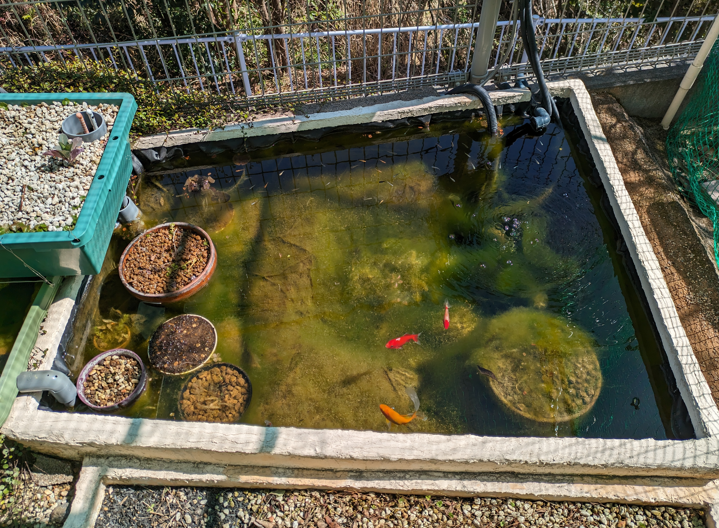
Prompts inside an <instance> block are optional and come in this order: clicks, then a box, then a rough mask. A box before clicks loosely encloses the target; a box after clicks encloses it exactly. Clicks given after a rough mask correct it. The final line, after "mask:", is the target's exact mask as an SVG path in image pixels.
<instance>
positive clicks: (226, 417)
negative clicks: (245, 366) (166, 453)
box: [180, 365, 250, 423]
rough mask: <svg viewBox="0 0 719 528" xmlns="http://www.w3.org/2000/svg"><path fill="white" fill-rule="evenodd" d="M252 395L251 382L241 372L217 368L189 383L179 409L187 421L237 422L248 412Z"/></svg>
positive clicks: (210, 369)
mask: <svg viewBox="0 0 719 528" xmlns="http://www.w3.org/2000/svg"><path fill="white" fill-rule="evenodd" d="M249 394H250V387H249V383H248V382H247V380H246V379H245V377H244V376H243V375H242V374H241V373H240V372H239V371H237V370H235V369H234V368H232V367H229V366H227V365H217V366H214V367H212V368H209V369H207V370H204V371H202V372H200V373H199V374H197V375H195V376H194V377H193V378H191V379H190V381H188V382H187V385H186V386H185V389H184V390H183V392H182V396H181V398H180V409H181V411H182V415H183V418H184V419H185V420H188V421H194V422H224V423H231V422H236V421H237V420H239V419H240V416H242V413H243V412H244V411H245V407H246V406H247V399H248V397H249Z"/></svg>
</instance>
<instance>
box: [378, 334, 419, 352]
mask: <svg viewBox="0 0 719 528" xmlns="http://www.w3.org/2000/svg"><path fill="white" fill-rule="evenodd" d="M420 335H422V332H420V333H419V334H405V335H403V336H402V337H398V338H396V339H390V340H389V341H388V342H387V344H386V345H385V347H386V348H394V349H395V350H396V349H399V348H402V347H403V346H404V345H405V344H406V343H407V342H408V341H414V342H415V343H417V344H419V336H420Z"/></svg>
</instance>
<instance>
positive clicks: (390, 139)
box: [74, 117, 685, 451]
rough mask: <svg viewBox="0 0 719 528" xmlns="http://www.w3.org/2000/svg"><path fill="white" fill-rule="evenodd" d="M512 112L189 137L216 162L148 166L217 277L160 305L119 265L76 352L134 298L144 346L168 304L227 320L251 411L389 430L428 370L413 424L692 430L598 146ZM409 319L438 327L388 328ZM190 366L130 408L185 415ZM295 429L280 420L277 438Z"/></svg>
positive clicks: (549, 431)
mask: <svg viewBox="0 0 719 528" xmlns="http://www.w3.org/2000/svg"><path fill="white" fill-rule="evenodd" d="M503 127H504V129H505V136H506V137H509V138H511V141H509V142H508V144H506V146H505V148H504V150H502V151H501V152H499V151H497V150H493V149H495V147H494V146H493V145H492V144H490V142H489V141H488V138H487V135H486V132H485V130H484V128H483V127H482V125H481V123H479V122H474V123H468V122H458V121H447V122H443V123H442V122H440V123H437V124H434V123H433V124H432V125H431V127H429V128H427V127H408V128H406V129H402V130H392V131H385V130H380V129H378V130H377V131H374V132H372V133H364V134H355V135H351V134H347V133H343V134H338V133H330V134H327V135H326V137H325V136H322V137H321V141H317V139H318V138H319V136H318V138H312V139H311V140H310V139H297V138H295V141H294V142H288V141H285V140H281V141H279V142H278V143H277V144H275V145H273V146H269V147H267V148H266V149H264V150H255V151H250V152H247V153H243V154H242V156H238V157H236V158H235V159H236V161H237V162H238V163H237V164H232V162H231V160H232V159H233V153H232V152H229V151H226V150H223V149H222V148H221V147H219V146H218V147H217V148H216V149H215V150H212V149H209V150H208V147H205V148H204V150H205V151H206V152H200V151H199V150H198V147H193V148H191V149H189V151H188V156H186V157H188V158H189V159H188V160H185V159H184V158H183V161H182V163H187V166H188V167H192V166H195V167H196V168H186V169H181V168H175V169H174V170H172V171H168V172H167V173H163V174H159V175H154V176H148V177H146V178H145V180H144V181H143V183H142V187H141V188H140V191H139V198H140V207H141V208H142V209H143V210H144V212H145V214H146V216H145V222H146V225H147V226H150V225H155V224H157V223H161V222H167V221H186V220H188V219H196V221H197V222H198V223H200V226H201V227H203V228H207V229H208V230H209V231H210V234H211V236H212V237H213V241H214V242H215V245H216V247H217V251H218V266H217V271H216V273H215V276H214V277H213V279H212V281H211V282H210V284H209V286H208V287H207V288H205V289H204V290H202V291H201V292H199V293H198V294H196V295H195V296H193V297H192V298H190V299H189V300H187V301H185V302H182V303H177V304H176V305H171V306H167V307H165V308H156V307H151V306H149V305H145V304H144V303H140V302H138V301H136V300H134V299H133V298H131V297H130V296H129V295H128V294H127V293H126V292H125V291H124V290H123V289H122V286H121V284H120V283H119V279H118V277H117V273H116V271H113V270H111V271H110V272H109V273H107V275H106V277H104V278H103V284H102V288H101V289H98V292H99V294H98V295H97V300H95V301H94V302H95V303H96V306H97V307H98V308H97V309H96V310H86V312H85V315H84V316H83V317H81V318H79V319H82V320H78V321H77V322H76V328H82V329H84V330H83V332H84V336H85V337H84V340H82V339H80V338H79V337H78V338H77V340H76V348H77V350H78V354H79V355H80V356H81V357H82V360H78V362H77V364H76V365H75V367H74V370H76V371H78V370H79V368H80V367H81V366H82V364H84V363H85V362H86V361H87V360H89V359H90V358H91V357H93V356H94V355H96V354H97V353H99V350H97V349H96V348H95V347H94V345H93V339H92V337H93V335H95V334H96V333H97V332H98V330H97V328H99V326H100V324H101V322H102V319H108V320H110V321H120V319H121V318H122V317H123V316H129V318H130V322H129V323H127V324H129V325H130V326H131V327H132V340H131V342H130V344H129V345H128V348H131V349H132V350H135V351H136V352H138V353H139V354H140V355H141V356H142V358H143V360H146V359H147V341H148V339H149V337H150V335H151V333H152V331H153V330H154V329H155V328H156V327H157V325H159V324H160V323H161V322H162V321H164V320H166V319H168V318H170V317H173V316H175V315H178V314H181V313H197V314H199V315H203V316H205V317H207V318H208V319H210V320H211V321H212V322H213V324H215V326H216V328H217V332H218V338H219V341H218V347H217V351H216V354H215V355H216V358H215V359H216V360H218V361H225V362H230V363H233V364H235V365H238V366H240V367H242V368H243V369H244V370H245V371H246V372H247V373H248V375H249V376H250V378H251V379H252V383H253V398H252V402H251V405H250V406H249V408H248V409H247V411H246V413H245V415H244V416H243V418H242V421H243V422H244V423H249V424H256V425H265V424H266V423H271V424H272V425H274V426H293V427H307V428H330V429H332V428H345V429H367V430H377V431H384V430H387V426H386V423H385V419H384V416H383V415H382V413H380V412H379V408H378V406H379V405H380V404H385V405H388V406H390V407H393V408H394V409H395V410H396V411H397V412H398V413H400V414H405V413H410V414H411V412H412V410H413V408H414V407H413V404H412V401H410V399H409V398H408V396H407V394H406V392H405V387H408V386H411V387H415V388H416V390H417V394H418V396H419V399H420V404H421V407H420V410H421V415H422V418H419V419H414V420H413V421H411V422H410V423H409V424H407V425H403V426H401V427H400V428H397V427H395V428H394V429H393V430H399V431H405V432H436V433H456V434H462V433H471V434H481V435H504V436H526V435H531V436H586V437H603V438H644V437H653V438H667V437H675V436H683V435H685V433H676V432H673V430H672V423H671V422H672V420H671V419H668V418H667V417H668V416H669V415H670V414H671V412H672V411H671V409H672V406H673V405H674V399H673V398H672V395H671V394H670V393H671V384H670V383H669V382H667V381H666V380H664V381H661V380H659V379H658V378H657V376H656V375H655V373H654V366H655V365H662V364H665V363H666V361H665V358H664V357H663V356H662V352H661V350H660V349H659V347H658V345H657V342H656V338H655V336H654V335H653V334H652V333H651V331H650V332H647V331H646V328H650V323H649V321H648V318H647V316H646V313H645V312H644V311H643V310H642V309H641V302H640V300H639V297H638V296H637V292H636V289H635V286H634V284H633V283H632V281H631V279H630V277H629V274H628V272H627V270H626V268H625V266H624V264H623V263H622V261H621V259H620V258H618V257H617V254H616V251H615V245H616V240H617V234H616V232H615V231H614V229H613V227H612V226H611V224H610V223H609V222H608V221H607V220H606V219H605V218H604V217H603V216H602V214H603V213H601V211H600V208H599V207H598V203H599V202H598V201H597V200H598V198H597V192H596V190H594V189H593V188H591V186H588V185H586V178H585V177H584V176H583V172H582V170H580V168H578V164H577V163H576V162H575V159H577V158H578V157H580V156H581V154H578V153H577V152H573V146H572V144H571V142H570V140H569V139H568V138H567V137H566V136H565V134H564V132H563V131H562V129H561V128H559V127H556V126H553V125H552V126H550V127H549V129H548V130H547V132H546V133H545V134H544V135H542V136H538V137H532V136H528V135H526V128H523V127H524V123H523V122H522V121H521V120H520V119H518V118H514V117H511V118H507V119H505V120H504V121H503ZM193 149H194V150H193ZM218 163H219V165H218ZM223 163H227V164H223ZM197 167H199V168H197ZM200 177H202V178H211V179H212V182H211V192H212V193H214V194H213V196H220V195H221V196H223V199H222V200H210V199H203V198H202V196H193V195H192V194H191V193H190V194H188V193H187V192H186V186H187V182H188V178H194V179H195V180H193V181H197V179H198V178H200ZM207 181H208V182H209V179H208V180H207ZM183 187H185V189H183ZM225 196H226V197H227V200H225V199H224V197H225ZM228 211H230V212H228ZM220 216H222V218H223V219H224V220H223V221H222V222H219V223H215V222H213V221H212V220H213V218H219V217H220ZM202 222H207V224H206V225H203V224H202ZM122 234H123V233H120V234H119V235H120V236H117V237H115V238H114V239H113V244H112V249H111V251H110V253H109V254H108V259H110V260H113V259H114V261H115V262H116V261H117V259H118V258H119V255H120V252H121V250H122V248H123V247H124V245H125V244H126V243H127V241H126V240H122V237H121V235H122ZM125 238H131V236H130V235H129V234H125ZM445 300H446V301H448V302H449V305H450V309H449V317H450V326H449V328H448V329H445V328H444V326H443V316H444V313H445V307H444V303H445ZM123 321H127V318H126V319H123ZM538 321H539V322H538ZM104 324H105V325H110V323H104ZM110 326H112V325H110ZM112 328H115V327H114V326H112ZM83 332H80V334H82V333H83ZM405 334H420V335H419V338H418V340H419V343H415V342H414V340H410V341H409V342H408V343H407V344H405V345H404V346H403V347H402V348H400V349H388V348H386V347H385V345H386V344H387V343H388V341H390V340H391V339H394V338H397V337H400V336H403V335H405ZM487 372H489V374H488V373H487ZM186 380H187V377H182V376H180V377H168V376H162V375H161V374H159V373H158V372H155V371H153V370H152V369H150V383H149V386H148V390H147V391H146V393H145V394H144V395H143V397H142V398H141V399H140V400H139V401H138V402H137V403H136V404H135V405H133V406H132V407H130V408H129V409H127V410H125V411H123V412H122V413H123V414H125V415H127V416H134V417H152V418H160V419H168V420H175V419H178V418H177V398H178V394H179V391H180V389H181V387H182V386H183V385H184V383H185V382H186ZM634 398H638V399H639V400H641V406H640V407H639V408H638V409H636V408H635V407H633V406H632V405H631V403H632V402H633V401H634ZM680 412H681V411H680ZM278 434H279V433H278V430H277V429H276V428H272V427H270V428H267V429H266V433H265V439H264V441H263V444H262V445H263V447H262V449H263V450H264V451H270V450H271V449H272V447H273V446H274V443H275V441H276V440H277V435H278Z"/></svg>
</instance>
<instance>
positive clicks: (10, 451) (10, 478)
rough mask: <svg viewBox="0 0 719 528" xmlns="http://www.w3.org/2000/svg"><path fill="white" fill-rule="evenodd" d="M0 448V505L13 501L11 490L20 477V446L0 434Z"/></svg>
mask: <svg viewBox="0 0 719 528" xmlns="http://www.w3.org/2000/svg"><path fill="white" fill-rule="evenodd" d="M0 449H1V450H2V462H1V464H2V466H1V467H0V506H4V505H5V504H7V503H10V502H13V499H12V492H13V490H14V489H15V486H16V484H17V481H18V479H19V477H20V466H19V464H18V462H19V458H20V456H21V454H22V447H21V446H19V445H16V444H13V443H11V442H9V441H8V440H7V438H6V437H5V435H3V434H0Z"/></svg>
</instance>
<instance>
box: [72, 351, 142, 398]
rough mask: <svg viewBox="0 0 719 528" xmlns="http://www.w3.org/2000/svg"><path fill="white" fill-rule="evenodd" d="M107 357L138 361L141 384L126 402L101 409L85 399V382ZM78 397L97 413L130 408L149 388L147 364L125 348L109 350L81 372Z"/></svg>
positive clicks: (88, 363) (92, 360)
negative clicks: (122, 357)
mask: <svg viewBox="0 0 719 528" xmlns="http://www.w3.org/2000/svg"><path fill="white" fill-rule="evenodd" d="M107 356H126V357H130V358H132V359H134V360H135V361H137V363H138V364H139V365H140V382H139V383H138V384H137V386H136V387H135V390H133V391H132V392H131V393H130V395H129V396H128V397H127V398H125V399H124V400H122V401H120V402H118V403H115V404H113V405H108V406H106V407H100V406H98V405H94V404H92V403H90V402H89V401H87V398H85V382H86V381H87V375H88V374H89V373H90V371H91V370H92V369H93V368H94V367H95V366H96V365H97V364H99V363H101V362H102V361H104V360H105V358H106V357H107ZM76 385H77V396H78V398H80V401H81V402H82V403H84V404H85V405H87V406H88V407H89V408H90V409H93V410H95V411H102V412H113V411H119V410H120V409H122V408H123V407H128V406H129V405H131V404H132V403H134V402H135V400H137V399H138V398H139V397H140V396H141V395H142V393H143V392H145V389H146V388H147V371H146V370H145V364H144V363H143V362H142V360H141V359H140V356H138V355H137V354H135V353H134V352H133V351H132V350H125V349H123V348H115V349H113V350H108V351H107V352H103V353H102V354H99V355H97V356H95V357H94V358H92V359H91V360H90V361H88V362H87V365H85V366H84V367H83V369H82V371H81V372H80V375H79V376H78V377H77V382H76Z"/></svg>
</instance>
